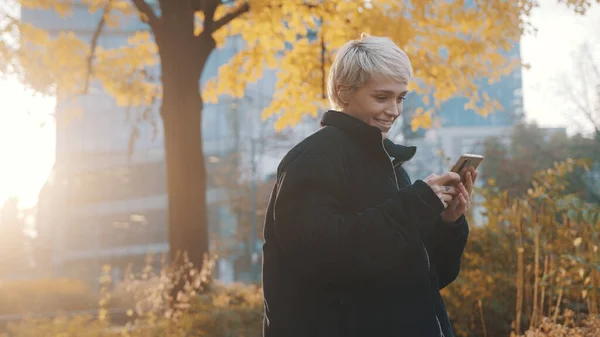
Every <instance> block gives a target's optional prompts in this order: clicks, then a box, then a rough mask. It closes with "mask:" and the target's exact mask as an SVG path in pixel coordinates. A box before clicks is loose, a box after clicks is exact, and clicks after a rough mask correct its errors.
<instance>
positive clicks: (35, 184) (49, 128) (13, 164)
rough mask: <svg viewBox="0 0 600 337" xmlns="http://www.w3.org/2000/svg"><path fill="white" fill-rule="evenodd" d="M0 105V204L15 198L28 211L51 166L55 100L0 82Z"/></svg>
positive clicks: (11, 83) (54, 141)
mask: <svg viewBox="0 0 600 337" xmlns="http://www.w3.org/2000/svg"><path fill="white" fill-rule="evenodd" d="M0 102H1V104H2V105H1V107H0V158H1V159H0V160H1V161H0V204H2V203H4V201H5V200H6V199H7V198H9V197H11V196H15V197H18V198H19V200H20V203H19V205H20V207H21V208H24V209H25V208H31V207H33V206H35V205H36V204H37V199H38V194H39V191H40V189H41V188H42V187H43V185H44V183H45V182H46V179H47V178H48V175H49V173H50V171H51V169H52V166H53V165H54V159H55V144H56V140H55V139H56V129H55V127H54V119H53V117H52V113H53V112H54V107H55V100H54V99H52V98H46V97H41V96H34V95H32V94H31V93H28V92H26V91H25V90H24V89H23V87H22V86H21V85H20V84H19V83H18V82H16V81H11V80H0Z"/></svg>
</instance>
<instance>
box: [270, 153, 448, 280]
mask: <svg viewBox="0 0 600 337" xmlns="http://www.w3.org/2000/svg"><path fill="white" fill-rule="evenodd" d="M344 193H346V192H345V188H344V184H343V177H342V175H341V172H338V170H336V169H335V167H334V165H333V164H332V163H331V162H330V161H329V160H328V158H327V157H325V156H323V155H321V154H303V155H300V156H299V157H298V158H296V159H295V160H294V161H293V162H291V163H290V164H288V165H287V167H284V168H281V169H280V172H279V177H278V186H277V193H276V196H275V198H276V199H275V203H274V214H273V215H274V223H275V226H274V227H275V238H276V241H277V244H278V246H279V251H280V253H281V254H282V257H283V258H284V259H283V261H285V263H286V265H288V267H291V268H292V270H294V271H295V272H296V273H297V274H298V276H299V277H301V278H302V279H304V280H306V281H308V282H317V283H324V284H339V283H345V282H351V281H353V280H356V279H360V278H363V277H369V276H372V275H375V274H377V273H380V272H383V271H386V270H389V269H392V268H397V267H401V266H402V265H403V261H405V260H406V259H407V258H408V256H414V252H415V251H416V250H418V249H421V247H420V245H421V242H422V241H421V237H424V236H425V235H427V233H428V232H429V231H430V230H431V229H432V228H433V227H434V225H435V223H436V221H437V219H438V218H439V214H440V212H441V211H442V210H443V205H442V203H441V201H440V200H439V199H438V197H437V196H436V195H435V193H434V192H433V190H431V188H430V187H429V186H428V185H427V184H426V183H424V182H423V181H420V180H418V181H416V182H415V183H414V184H413V185H409V186H408V187H406V188H403V189H401V190H400V191H398V192H397V193H396V194H395V195H394V196H393V197H392V198H390V199H388V200H387V201H385V202H383V203H382V204H380V205H373V207H371V208H368V209H365V210H364V211H362V212H360V213H355V214H344V213H343V209H344V205H343V200H344V199H345V198H344Z"/></svg>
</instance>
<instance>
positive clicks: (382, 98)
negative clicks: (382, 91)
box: [375, 96, 387, 102]
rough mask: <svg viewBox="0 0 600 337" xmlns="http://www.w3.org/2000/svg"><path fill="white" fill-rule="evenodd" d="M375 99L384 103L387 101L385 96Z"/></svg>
mask: <svg viewBox="0 0 600 337" xmlns="http://www.w3.org/2000/svg"><path fill="white" fill-rule="evenodd" d="M375 98H376V99H377V100H378V101H380V102H384V101H385V100H386V99H387V97H385V96H377V97H375Z"/></svg>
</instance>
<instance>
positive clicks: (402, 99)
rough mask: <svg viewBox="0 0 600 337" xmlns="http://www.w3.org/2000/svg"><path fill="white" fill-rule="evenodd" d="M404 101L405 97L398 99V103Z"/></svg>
mask: <svg viewBox="0 0 600 337" xmlns="http://www.w3.org/2000/svg"><path fill="white" fill-rule="evenodd" d="M405 99H406V97H404V96H402V97H398V102H402V101H404V100H405Z"/></svg>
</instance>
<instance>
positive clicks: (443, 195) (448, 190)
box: [423, 172, 460, 208]
mask: <svg viewBox="0 0 600 337" xmlns="http://www.w3.org/2000/svg"><path fill="white" fill-rule="evenodd" d="M423 181H424V182H425V183H426V184H427V185H429V187H431V189H432V190H433V192H434V193H435V194H436V195H437V196H438V198H440V201H441V202H442V204H444V208H447V207H448V203H449V202H451V201H452V200H453V199H455V197H456V195H458V192H459V190H458V189H457V188H456V187H455V186H454V185H456V183H458V182H459V181H460V175H458V173H455V172H447V173H444V174H442V175H437V174H431V175H429V176H428V177H427V178H425V179H423Z"/></svg>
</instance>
